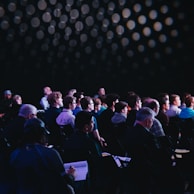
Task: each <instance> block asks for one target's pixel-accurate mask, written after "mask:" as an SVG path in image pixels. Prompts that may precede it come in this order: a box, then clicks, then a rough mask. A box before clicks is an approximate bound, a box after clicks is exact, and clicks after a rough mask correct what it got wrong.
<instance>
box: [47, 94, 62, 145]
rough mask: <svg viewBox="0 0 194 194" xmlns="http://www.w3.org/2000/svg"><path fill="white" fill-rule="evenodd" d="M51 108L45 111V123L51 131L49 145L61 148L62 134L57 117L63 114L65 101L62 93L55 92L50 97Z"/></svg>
mask: <svg viewBox="0 0 194 194" xmlns="http://www.w3.org/2000/svg"><path fill="white" fill-rule="evenodd" d="M47 99H48V102H49V105H50V106H49V108H48V109H47V110H45V113H44V122H45V124H46V126H47V127H48V129H49V131H50V135H49V143H50V144H52V145H54V146H59V144H60V140H61V133H60V129H59V126H58V124H57V123H56V118H57V116H58V115H59V114H60V113H61V112H62V109H63V99H62V93H61V92H60V91H53V92H52V93H51V94H49V95H48V98H47Z"/></svg>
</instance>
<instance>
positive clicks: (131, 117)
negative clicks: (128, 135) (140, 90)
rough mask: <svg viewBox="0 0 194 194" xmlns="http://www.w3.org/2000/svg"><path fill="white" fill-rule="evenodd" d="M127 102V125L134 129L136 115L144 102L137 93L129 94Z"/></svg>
mask: <svg viewBox="0 0 194 194" xmlns="http://www.w3.org/2000/svg"><path fill="white" fill-rule="evenodd" d="M126 101H127V103H128V114H127V124H128V126H129V127H132V126H133V125H134V122H135V119H136V113H137V111H138V110H139V109H140V108H141V107H142V101H141V98H140V96H139V95H137V94H136V93H128V95H127V98H126Z"/></svg>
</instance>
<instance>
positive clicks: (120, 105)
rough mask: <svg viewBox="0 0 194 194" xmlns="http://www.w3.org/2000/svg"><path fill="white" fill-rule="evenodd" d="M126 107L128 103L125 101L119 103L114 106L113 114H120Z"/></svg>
mask: <svg viewBox="0 0 194 194" xmlns="http://www.w3.org/2000/svg"><path fill="white" fill-rule="evenodd" d="M125 107H128V103H127V102H125V101H119V102H117V103H116V104H115V112H118V113H120V112H121V110H122V109H124V108H125Z"/></svg>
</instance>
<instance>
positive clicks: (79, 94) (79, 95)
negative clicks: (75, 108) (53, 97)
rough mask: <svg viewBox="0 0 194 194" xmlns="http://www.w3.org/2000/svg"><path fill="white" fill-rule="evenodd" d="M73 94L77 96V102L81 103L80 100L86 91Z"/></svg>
mask: <svg viewBox="0 0 194 194" xmlns="http://www.w3.org/2000/svg"><path fill="white" fill-rule="evenodd" d="M73 96H74V97H75V98H76V103H77V104H78V105H80V100H81V99H82V98H83V97H84V92H76V93H74V94H73Z"/></svg>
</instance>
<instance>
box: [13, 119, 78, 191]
mask: <svg viewBox="0 0 194 194" xmlns="http://www.w3.org/2000/svg"><path fill="white" fill-rule="evenodd" d="M48 133H49V132H48V131H47V129H46V128H45V124H44V122H43V121H42V120H40V119H37V118H32V119H29V120H27V121H26V122H25V124H24V139H23V146H22V147H19V148H17V149H15V150H14V151H13V152H12V153H11V157H10V165H11V167H12V169H13V175H14V176H15V177H16V180H17V181H16V193H25V194H38V193H41V194H53V193H56V194H67V193H68V191H69V189H70V190H71V191H72V192H71V193H72V194H73V193H74V189H73V187H72V186H70V184H73V182H74V173H75V170H74V169H73V168H72V169H70V170H69V171H68V173H66V171H65V168H64V165H63V161H62V158H61V157H60V155H59V153H58V152H57V151H56V150H55V149H53V148H49V147H47V135H48Z"/></svg>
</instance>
